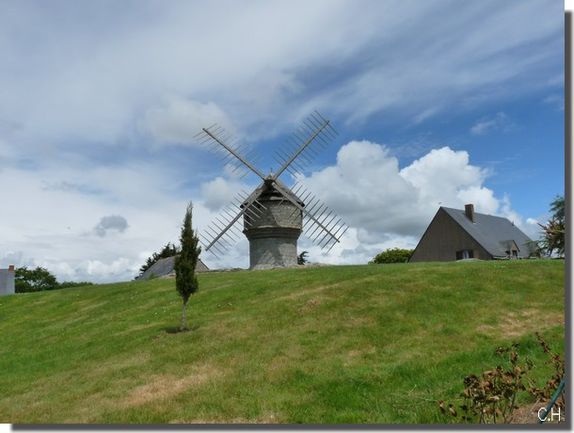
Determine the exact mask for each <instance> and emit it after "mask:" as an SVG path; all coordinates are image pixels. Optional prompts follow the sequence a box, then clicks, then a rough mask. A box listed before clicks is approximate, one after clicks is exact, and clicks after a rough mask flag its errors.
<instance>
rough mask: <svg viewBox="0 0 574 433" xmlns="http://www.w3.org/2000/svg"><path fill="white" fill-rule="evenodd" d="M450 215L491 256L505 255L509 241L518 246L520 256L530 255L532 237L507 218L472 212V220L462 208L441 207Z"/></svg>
mask: <svg viewBox="0 0 574 433" xmlns="http://www.w3.org/2000/svg"><path fill="white" fill-rule="evenodd" d="M441 209H443V210H444V211H445V212H446V213H447V214H448V215H450V216H451V217H452V218H453V219H454V220H455V221H456V222H457V223H458V224H459V225H460V226H461V227H462V228H463V229H464V230H465V231H466V232H467V233H468V234H469V235H470V236H472V237H473V238H474V239H475V240H476V241H477V242H478V243H479V244H480V245H481V246H482V247H483V248H484V249H485V250H486V251H487V252H488V253H489V254H491V255H492V256H493V257H506V256H508V254H507V253H506V251H507V250H509V248H510V242H511V241H514V243H515V244H516V246H517V247H518V255H519V256H520V257H528V256H529V255H530V245H531V243H532V239H530V238H529V237H528V236H526V235H525V234H524V233H523V232H522V231H521V230H520V229H519V228H518V227H516V226H515V225H514V224H513V223H512V222H510V221H509V220H508V219H507V218H503V217H499V216H494V215H486V214H482V213H478V212H474V222H472V221H471V220H470V219H469V218H468V217H467V216H466V214H465V212H464V210H461V209H453V208H448V207H441Z"/></svg>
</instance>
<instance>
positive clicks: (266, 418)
mask: <svg viewBox="0 0 574 433" xmlns="http://www.w3.org/2000/svg"><path fill="white" fill-rule="evenodd" d="M280 422H281V421H280V420H279V419H278V417H277V416H276V415H275V414H273V413H266V414H264V415H261V416H258V417H257V418H254V419H248V418H240V417H239V418H231V419H215V418H213V419H202V418H193V419H189V420H188V419H175V420H171V421H169V424H278V423H280Z"/></svg>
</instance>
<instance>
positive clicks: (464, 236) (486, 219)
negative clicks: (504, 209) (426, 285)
mask: <svg viewBox="0 0 574 433" xmlns="http://www.w3.org/2000/svg"><path fill="white" fill-rule="evenodd" d="M531 245H532V240H531V239H530V238H529V237H528V236H526V235H525V234H524V233H522V231H520V229H519V228H518V227H516V226H515V225H514V224H513V223H512V222H510V221H509V220H508V219H506V218H502V217H498V216H494V215H486V214H481V213H477V212H475V211H474V205H472V204H467V205H466V206H465V207H464V210H461V209H452V208H447V207H440V208H439V210H438V212H437V213H436V215H435V216H434V218H433V219H432V221H431V223H430V224H429V226H428V227H427V229H426V231H425V232H424V234H423V236H422V238H421V240H420V241H419V243H418V245H417V247H416V249H415V251H414V252H413V255H412V256H411V259H410V260H409V261H410V262H431V261H443V262H444V261H454V260H461V259H481V260H493V259H507V258H510V259H518V258H521V259H522V258H527V257H529V256H530V248H531Z"/></svg>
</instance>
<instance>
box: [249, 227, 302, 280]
mask: <svg viewBox="0 0 574 433" xmlns="http://www.w3.org/2000/svg"><path fill="white" fill-rule="evenodd" d="M300 234H301V230H300V229H291V228H266V229H264V228H260V229H255V230H248V231H246V232H245V235H246V236H247V239H249V264H250V266H249V269H255V270H258V269H272V268H278V267H286V266H295V265H297V239H299V235H300Z"/></svg>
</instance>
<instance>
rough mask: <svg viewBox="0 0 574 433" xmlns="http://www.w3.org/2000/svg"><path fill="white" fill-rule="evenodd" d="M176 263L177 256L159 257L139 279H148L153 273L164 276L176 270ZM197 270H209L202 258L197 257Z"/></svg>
mask: <svg viewBox="0 0 574 433" xmlns="http://www.w3.org/2000/svg"><path fill="white" fill-rule="evenodd" d="M174 265H175V256H174V257H166V258H165V259H159V260H158V261H157V262H155V263H154V264H153V265H152V266H151V267H150V268H149V269H147V270H146V271H145V272H144V273H143V274H142V275H141V276H139V277H138V278H137V279H138V280H147V279H149V278H151V277H152V275H153V276H154V277H164V276H166V275H169V274H171V273H173V272H174V270H173V268H174ZM195 270H196V271H197V272H205V271H209V268H208V267H207V266H205V264H204V263H203V262H202V261H201V259H197V266H196V268H195Z"/></svg>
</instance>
